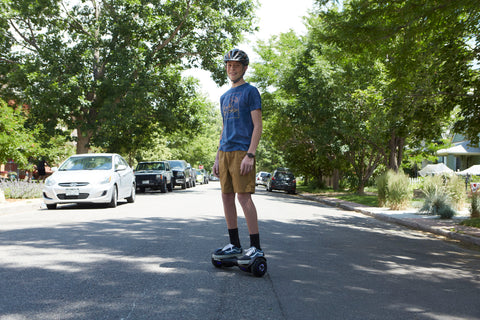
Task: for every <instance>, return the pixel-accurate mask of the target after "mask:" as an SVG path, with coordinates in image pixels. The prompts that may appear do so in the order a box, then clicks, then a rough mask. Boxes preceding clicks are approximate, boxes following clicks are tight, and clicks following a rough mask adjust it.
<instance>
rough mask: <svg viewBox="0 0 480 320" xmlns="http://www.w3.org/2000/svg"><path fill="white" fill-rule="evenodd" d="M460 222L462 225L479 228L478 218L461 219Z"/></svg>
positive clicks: (479, 220) (479, 219)
mask: <svg viewBox="0 0 480 320" xmlns="http://www.w3.org/2000/svg"><path fill="white" fill-rule="evenodd" d="M460 224H461V225H464V226H469V227H476V228H480V218H471V219H467V220H463V221H462V222H461V223H460Z"/></svg>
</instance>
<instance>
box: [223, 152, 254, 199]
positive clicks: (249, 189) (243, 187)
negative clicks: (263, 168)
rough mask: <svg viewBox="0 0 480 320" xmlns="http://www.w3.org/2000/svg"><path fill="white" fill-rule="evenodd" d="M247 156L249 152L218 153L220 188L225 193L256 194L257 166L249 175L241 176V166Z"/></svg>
mask: <svg viewBox="0 0 480 320" xmlns="http://www.w3.org/2000/svg"><path fill="white" fill-rule="evenodd" d="M246 154H247V151H230V152H224V151H219V152H218V167H219V168H218V169H219V172H220V186H221V187H222V192H223V193H255V164H254V165H253V169H252V171H250V172H249V173H248V174H246V175H244V176H242V175H241V174H240V164H241V163H242V160H243V158H245V155H246Z"/></svg>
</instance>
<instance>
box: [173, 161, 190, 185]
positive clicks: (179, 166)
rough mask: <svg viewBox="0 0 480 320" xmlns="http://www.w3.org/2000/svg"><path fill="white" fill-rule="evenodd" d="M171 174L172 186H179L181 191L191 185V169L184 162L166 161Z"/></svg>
mask: <svg viewBox="0 0 480 320" xmlns="http://www.w3.org/2000/svg"><path fill="white" fill-rule="evenodd" d="M168 162H169V163H170V167H171V168H172V173H173V186H181V187H182V189H185V188H190V187H191V185H192V181H191V173H190V171H191V170H192V168H191V167H190V165H189V164H188V163H187V162H186V161H185V160H168Z"/></svg>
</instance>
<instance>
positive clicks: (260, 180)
mask: <svg viewBox="0 0 480 320" xmlns="http://www.w3.org/2000/svg"><path fill="white" fill-rule="evenodd" d="M269 177H270V172H265V171H260V172H259V173H257V175H256V176H255V186H258V185H262V186H266V185H267V182H268V178H269Z"/></svg>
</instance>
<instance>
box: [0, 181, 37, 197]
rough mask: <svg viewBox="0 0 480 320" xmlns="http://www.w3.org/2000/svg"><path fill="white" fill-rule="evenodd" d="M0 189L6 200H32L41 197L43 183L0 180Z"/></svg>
mask: <svg viewBox="0 0 480 320" xmlns="http://www.w3.org/2000/svg"><path fill="white" fill-rule="evenodd" d="M0 189H2V190H3V192H4V193H5V198H6V199H33V198H41V197H42V189H43V182H27V181H20V180H0Z"/></svg>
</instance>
